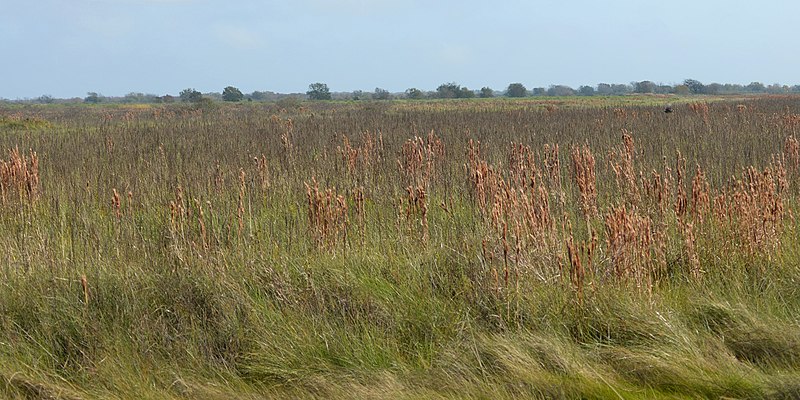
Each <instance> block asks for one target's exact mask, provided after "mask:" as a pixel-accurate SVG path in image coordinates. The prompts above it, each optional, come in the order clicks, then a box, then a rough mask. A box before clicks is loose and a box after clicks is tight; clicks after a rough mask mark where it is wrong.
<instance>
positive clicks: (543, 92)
mask: <svg viewBox="0 0 800 400" xmlns="http://www.w3.org/2000/svg"><path fill="white" fill-rule="evenodd" d="M532 92H533V95H534V96H545V95H547V89H545V88H543V87H535V88H533V90H532Z"/></svg>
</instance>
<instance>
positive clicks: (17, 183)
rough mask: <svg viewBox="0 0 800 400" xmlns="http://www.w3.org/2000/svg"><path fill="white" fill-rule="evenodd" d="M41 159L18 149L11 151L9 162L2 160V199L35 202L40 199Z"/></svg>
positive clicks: (34, 154) (0, 185)
mask: <svg viewBox="0 0 800 400" xmlns="http://www.w3.org/2000/svg"><path fill="white" fill-rule="evenodd" d="M39 191H40V188H39V157H38V156H37V155H36V152H35V151H33V150H29V152H28V155H27V156H26V155H25V154H24V153H21V152H20V151H19V149H18V148H14V149H11V150H9V157H8V160H0V197H2V199H3V203H6V202H8V201H23V200H27V201H29V202H31V203H32V202H34V201H35V200H36V199H37V198H38V197H39Z"/></svg>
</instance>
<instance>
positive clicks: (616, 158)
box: [609, 129, 639, 205]
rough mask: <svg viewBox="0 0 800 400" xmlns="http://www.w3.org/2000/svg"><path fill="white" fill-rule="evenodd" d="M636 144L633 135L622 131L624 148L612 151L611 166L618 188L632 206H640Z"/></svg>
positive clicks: (610, 156)
mask: <svg viewBox="0 0 800 400" xmlns="http://www.w3.org/2000/svg"><path fill="white" fill-rule="evenodd" d="M634 154H635V153H634V144H633V136H631V133H630V132H629V131H628V130H626V129H623V130H622V146H621V147H620V148H619V149H617V150H613V151H611V154H610V155H609V166H610V167H611V170H612V171H613V172H614V178H615V180H616V182H617V188H618V189H619V191H620V192H621V193H622V195H623V196H624V198H625V200H626V201H627V202H628V204H630V205H638V204H639V186H638V185H637V184H636V172H635V171H634V169H633V160H634Z"/></svg>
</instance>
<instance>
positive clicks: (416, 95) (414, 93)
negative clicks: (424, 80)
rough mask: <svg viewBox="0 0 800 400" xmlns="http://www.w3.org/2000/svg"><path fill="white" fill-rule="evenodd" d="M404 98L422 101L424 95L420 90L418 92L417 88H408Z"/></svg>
mask: <svg viewBox="0 0 800 400" xmlns="http://www.w3.org/2000/svg"><path fill="white" fill-rule="evenodd" d="M406 98H407V99H412V100H419V99H424V98H425V93H423V92H422V90H419V89H417V88H408V89H406Z"/></svg>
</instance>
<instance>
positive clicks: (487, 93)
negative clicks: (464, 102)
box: [479, 86, 494, 99]
mask: <svg viewBox="0 0 800 400" xmlns="http://www.w3.org/2000/svg"><path fill="white" fill-rule="evenodd" d="M479 96H480V97H482V98H484V99H488V98H490V97H494V90H492V88H490V87H486V86H484V87H482V88H481V93H480V94H479Z"/></svg>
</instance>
